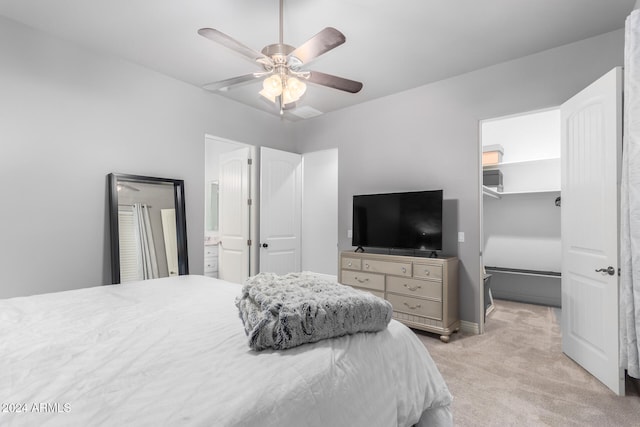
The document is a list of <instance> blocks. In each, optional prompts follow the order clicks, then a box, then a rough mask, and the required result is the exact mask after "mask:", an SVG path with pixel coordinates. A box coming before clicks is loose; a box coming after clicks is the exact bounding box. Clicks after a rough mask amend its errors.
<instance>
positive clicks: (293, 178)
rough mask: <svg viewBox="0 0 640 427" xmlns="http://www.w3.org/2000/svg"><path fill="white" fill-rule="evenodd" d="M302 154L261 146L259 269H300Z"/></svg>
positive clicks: (275, 270)
mask: <svg viewBox="0 0 640 427" xmlns="http://www.w3.org/2000/svg"><path fill="white" fill-rule="evenodd" d="M301 165H302V156H301V155H299V154H294V153H288V152H286V151H280V150H274V149H271V148H266V147H262V148H260V246H261V249H260V272H271V273H276V274H286V273H290V272H296V271H300V234H301V217H302V171H301Z"/></svg>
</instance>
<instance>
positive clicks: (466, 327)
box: [460, 320, 480, 335]
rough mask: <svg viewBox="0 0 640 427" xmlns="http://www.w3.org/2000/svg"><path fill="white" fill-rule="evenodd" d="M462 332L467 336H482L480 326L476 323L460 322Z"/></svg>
mask: <svg viewBox="0 0 640 427" xmlns="http://www.w3.org/2000/svg"><path fill="white" fill-rule="evenodd" d="M460 331H462V332H464V333H465V334H470V335H478V334H480V326H479V325H478V324H477V323H474V322H467V321H466V320H461V321H460Z"/></svg>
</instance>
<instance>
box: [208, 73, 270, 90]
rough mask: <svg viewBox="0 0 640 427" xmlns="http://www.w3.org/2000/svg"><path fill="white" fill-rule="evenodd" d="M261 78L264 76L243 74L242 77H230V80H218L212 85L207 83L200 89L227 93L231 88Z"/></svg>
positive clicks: (262, 74)
mask: <svg viewBox="0 0 640 427" xmlns="http://www.w3.org/2000/svg"><path fill="white" fill-rule="evenodd" d="M263 76H264V73H251V74H245V75H243V76H237V77H231V78H230V79H225V80H220V81H217V82H213V83H207V84H206V85H204V86H202V88H203V89H205V90H209V91H212V92H213V91H227V90H229V89H230V88H231V86H237V85H240V84H243V83H248V82H250V81H253V80H255V79H259V78H260V77H263Z"/></svg>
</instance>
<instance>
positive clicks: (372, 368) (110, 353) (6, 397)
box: [0, 276, 452, 427]
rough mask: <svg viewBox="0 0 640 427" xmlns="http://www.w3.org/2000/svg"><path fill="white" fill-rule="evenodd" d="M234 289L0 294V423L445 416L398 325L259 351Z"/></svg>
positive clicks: (406, 421)
mask: <svg viewBox="0 0 640 427" xmlns="http://www.w3.org/2000/svg"><path fill="white" fill-rule="evenodd" d="M240 289H241V286H240V285H238V284H234V283H229V282H225V281H222V280H218V279H212V278H206V277H202V276H179V277H171V278H163V279H154V280H147V281H143V282H133V283H128V284H126V285H110V286H101V287H94V288H86V289H80V290H74V291H66V292H59V293H51V294H44V295H35V296H30V297H23V298H11V299H6V300H0V404H1V405H2V407H1V408H0V425H9V426H22V425H25V426H27V425H29V426H31V425H39V426H56V425H60V426H72V425H78V426H101V425H105V426H107V425H109V426H111V425H118V426H123V425H132V426H146V425H149V426H158V425H171V426H175V425H189V426H191V425H194V426H243V427H244V426H299V425H305V426H329V425H331V426H347V425H348V426H367V427H369V426H385V427H388V426H410V425H413V424H416V423H418V422H420V424H421V425H422V424H423V425H427V424H429V425H451V424H452V418H451V413H450V410H449V405H450V403H451V395H450V393H449V391H448V389H447V386H446V384H445V382H444V380H443V378H442V376H441V375H440V373H439V372H438V369H437V368H436V366H435V364H434V362H433V360H432V359H431V357H430V356H429V354H428V352H427V350H426V349H425V347H424V345H422V343H420V341H419V340H418V339H417V337H416V336H415V335H414V334H413V332H411V331H410V330H409V329H408V328H407V327H405V326H404V325H402V324H400V323H398V322H396V321H394V320H392V321H391V323H390V324H389V326H388V327H387V329H385V330H384V331H381V332H377V333H359V334H354V335H348V336H344V337H340V338H333V339H327V340H322V341H319V342H317V343H313V344H305V345H302V346H300V347H296V348H293V349H288V350H281V351H275V350H265V351H261V352H255V351H253V350H251V349H250V348H249V347H248V344H247V337H246V335H245V332H244V329H243V326H242V322H241V320H240V318H239V316H238V311H237V308H236V307H235V305H234V300H235V298H236V297H237V296H239V294H240Z"/></svg>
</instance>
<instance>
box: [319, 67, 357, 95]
mask: <svg viewBox="0 0 640 427" xmlns="http://www.w3.org/2000/svg"><path fill="white" fill-rule="evenodd" d="M307 81H309V82H311V83H315V84H318V85H322V86H328V87H331V88H334V89H338V90H343V91H345V92H351V93H358V92H360V89H362V86H363V85H362V83H360V82H357V81H355V80H349V79H345V78H342V77H338V76H333V75H331V74H325V73H321V72H320V71H309V78H308V79H307Z"/></svg>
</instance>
